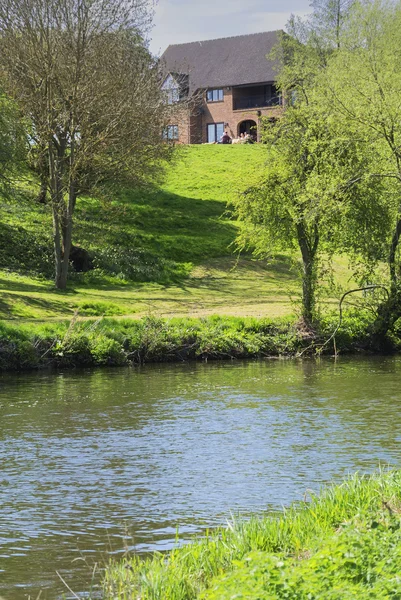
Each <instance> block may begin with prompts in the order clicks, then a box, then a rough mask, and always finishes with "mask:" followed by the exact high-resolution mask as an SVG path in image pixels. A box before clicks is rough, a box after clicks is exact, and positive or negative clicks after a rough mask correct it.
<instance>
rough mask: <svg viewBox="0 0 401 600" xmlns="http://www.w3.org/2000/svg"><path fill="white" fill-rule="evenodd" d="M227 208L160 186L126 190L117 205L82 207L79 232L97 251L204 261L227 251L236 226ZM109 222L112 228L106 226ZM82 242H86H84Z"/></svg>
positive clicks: (79, 216)
mask: <svg viewBox="0 0 401 600" xmlns="http://www.w3.org/2000/svg"><path fill="white" fill-rule="evenodd" d="M224 212H225V204H224V203H223V202H219V201H217V200H202V199H197V198H188V197H185V196H179V195H177V194H173V193H171V192H167V191H165V190H163V189H160V188H151V189H147V190H123V191H121V193H120V194H119V196H118V198H116V199H115V200H114V201H112V202H108V203H106V202H103V203H99V204H98V205H95V204H94V203H93V202H89V201H88V202H87V204H85V200H83V201H82V202H81V206H80V207H77V226H76V232H77V234H78V236H79V237H80V238H82V244H83V245H85V240H86V241H87V242H88V243H90V245H91V246H92V247H93V248H94V249H95V248H96V247H99V248H102V247H104V246H105V245H115V244H117V245H119V246H121V245H123V246H127V247H131V248H135V247H137V248H138V249H145V250H148V251H150V252H152V253H153V254H154V255H157V256H158V257H159V258H162V259H167V260H173V261H178V262H195V263H197V262H199V261H200V260H204V259H207V258H210V257H213V256H219V255H220V256H221V255H223V254H226V253H227V247H228V245H229V244H230V243H231V242H232V241H233V240H234V239H235V236H236V231H237V230H236V227H235V226H234V225H233V224H232V223H230V222H229V221H228V220H224V219H222V218H221V217H222V215H223V213H224ZM105 223H107V227H105V226H104V224H105ZM80 241H81V240H80Z"/></svg>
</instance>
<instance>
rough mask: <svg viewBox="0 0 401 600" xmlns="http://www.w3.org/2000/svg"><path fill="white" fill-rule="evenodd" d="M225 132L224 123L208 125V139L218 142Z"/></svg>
mask: <svg viewBox="0 0 401 600" xmlns="http://www.w3.org/2000/svg"><path fill="white" fill-rule="evenodd" d="M223 133H224V123H209V124H208V126H207V141H208V142H209V143H211V142H218V141H219V139H220V138H221V136H222V135H223Z"/></svg>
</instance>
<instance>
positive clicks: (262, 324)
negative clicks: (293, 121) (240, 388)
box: [0, 311, 399, 371]
mask: <svg viewBox="0 0 401 600" xmlns="http://www.w3.org/2000/svg"><path fill="white" fill-rule="evenodd" d="M337 320H338V317H337V316H336V315H333V316H332V317H326V318H325V319H324V321H322V323H321V325H320V329H319V332H310V331H307V330H305V329H303V328H302V327H300V326H299V323H297V322H296V321H295V320H294V319H293V318H281V319H267V318H260V319H257V318H238V317H221V316H211V317H207V318H172V319H160V318H155V317H146V318H143V319H139V320H135V319H126V318H124V319H120V320H119V319H113V318H99V319H97V320H82V319H80V318H79V317H78V316H75V317H74V318H73V319H72V320H71V321H69V322H68V321H64V322H55V323H46V324H36V323H33V324H24V325H18V326H17V325H14V324H9V323H6V322H0V370H1V371H13V370H26V369H38V368H51V367H52V368H75V367H97V366H122V365H130V364H144V363H150V362H172V361H186V360H208V359H211V360H219V359H239V358H262V357H277V356H296V355H299V354H302V355H308V354H309V355H310V354H320V353H324V354H333V353H334V352H342V353H350V352H360V351H361V350H362V349H363V348H364V347H366V346H367V344H368V327H369V315H368V314H364V313H363V312H361V311H359V312H358V314H357V315H352V314H351V315H348V316H347V317H346V318H345V319H344V321H343V324H342V327H341V329H340V331H339V332H338V333H337V334H336V337H335V338H333V339H331V340H330V341H328V340H329V338H330V337H331V334H332V332H333V330H334V329H335V327H336V325H337ZM327 342H328V343H327ZM392 344H393V347H394V349H396V348H397V345H398V344H399V340H398V339H394V340H392Z"/></svg>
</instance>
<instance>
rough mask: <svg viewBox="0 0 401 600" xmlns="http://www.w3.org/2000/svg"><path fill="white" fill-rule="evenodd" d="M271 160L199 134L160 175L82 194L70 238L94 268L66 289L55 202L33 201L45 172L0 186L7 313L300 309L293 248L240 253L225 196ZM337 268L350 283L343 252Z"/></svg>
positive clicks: (1, 304)
mask: <svg viewBox="0 0 401 600" xmlns="http://www.w3.org/2000/svg"><path fill="white" fill-rule="evenodd" d="M264 160H265V153H264V148H263V146H259V145H243V146H240V145H238V147H235V146H234V147H227V148H226V147H222V146H217V145H215V146H213V145H211V146H210V145H209V146H207V145H206V146H193V147H189V148H185V149H184V150H183V151H182V152H181V153H180V155H179V156H178V157H177V160H176V161H175V162H174V163H173V164H172V165H169V166H168V168H167V171H166V178H165V180H164V181H163V183H161V184H160V185H154V186H153V187H152V188H148V189H146V190H138V189H137V190H123V189H121V190H120V191H118V192H117V191H115V190H114V191H113V192H110V194H109V196H108V197H105V198H91V197H83V198H80V199H79V201H78V203H77V209H76V215H75V220H74V233H73V242H74V244H76V245H79V246H81V247H82V248H85V249H86V250H88V251H89V252H90V255H91V257H92V259H93V264H94V266H95V269H94V270H92V271H90V272H88V273H74V272H73V271H72V272H71V277H70V282H69V285H68V289H67V290H66V291H65V292H60V291H57V290H55V289H54V285H53V282H52V276H53V255H52V252H53V250H52V239H51V231H52V227H51V221H52V218H51V210H50V207H49V206H48V205H43V204H39V203H37V202H36V201H35V197H36V194H37V191H38V187H37V182H35V181H33V180H32V181H24V182H21V183H20V185H19V186H17V187H16V190H15V195H14V197H11V198H9V199H7V200H6V199H4V198H3V199H2V198H1V197H0V318H2V319H7V320H12V319H19V320H22V319H23V320H43V321H44V320H50V319H66V318H71V317H72V316H73V314H74V312H75V311H76V310H77V309H79V311H80V314H81V315H84V316H85V315H86V316H100V315H106V316H130V317H132V316H134V317H142V316H145V315H149V314H152V315H155V316H161V317H163V316H165V317H169V316H173V315H174V316H185V315H191V316H207V315H211V314H227V315H236V316H257V317H261V316H269V317H271V318H274V317H281V316H285V315H291V314H294V304H293V302H292V300H294V299H295V298H299V295H300V290H301V287H300V280H299V272H298V271H297V268H296V264H295V263H296V260H295V261H294V257H291V256H289V255H283V256H281V257H279V259H278V260H275V261H273V262H269V263H268V262H266V261H256V260H253V259H252V258H251V257H250V256H247V255H244V256H242V257H241V258H240V260H239V261H237V256H236V255H235V253H234V246H233V242H234V240H235V237H236V233H237V226H236V223H235V221H233V220H232V219H231V218H230V215H229V214H227V211H226V204H227V202H228V201H229V200H230V199H231V198H232V197H233V195H234V194H236V193H237V192H238V191H241V190H244V189H246V187H248V186H249V185H250V184H251V183H252V181H253V178H254V177H255V175H257V174H260V172H261V171H262V170H263V165H264ZM295 258H296V257H295ZM335 272H336V278H337V282H339V283H340V284H341V285H342V286H343V287H346V286H348V278H349V272H348V270H347V261H346V260H345V259H337V260H336V263H335ZM324 301H325V302H329V303H330V302H332V299H331V298H330V297H327V294H326V296H325V298H324Z"/></svg>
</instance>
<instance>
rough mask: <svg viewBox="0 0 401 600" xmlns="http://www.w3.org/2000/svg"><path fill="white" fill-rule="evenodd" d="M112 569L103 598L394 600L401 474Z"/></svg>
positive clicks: (354, 482)
mask: <svg viewBox="0 0 401 600" xmlns="http://www.w3.org/2000/svg"><path fill="white" fill-rule="evenodd" d="M167 556H168V559H167V560H166V555H164V554H155V555H154V556H153V557H151V558H149V559H147V560H141V559H139V558H137V557H134V558H132V559H127V560H125V561H124V562H119V563H114V564H112V565H110V566H109V568H108V569H107V571H106V577H105V598H106V599H111V598H126V599H128V598H137V597H138V598H141V599H143V600H145V599H150V598H152V599H160V600H162V599H163V600H195V599H196V598H199V599H202V600H232V599H233V598H235V599H236V600H240V599H243V600H245V599H246V600H252V599H255V600H257V599H258V600H259V599H260V598H269V599H273V598H276V599H284V598H286V599H294V600H295V599H299V600H307V599H308V600H310V599H315V598H316V599H318V598H319V599H322V598H330V599H338V600H345V599H347V598H358V599H359V600H364V599H368V598H375V599H376V600H377V599H380V598H383V599H384V598H398V597H400V594H401V580H400V577H399V564H400V558H401V473H400V472H388V473H379V474H375V475H372V476H370V477H366V478H364V477H358V476H354V477H352V478H350V479H348V480H346V481H345V482H344V483H343V484H341V485H337V486H333V487H329V488H326V489H325V490H324V491H323V492H322V494H321V495H320V496H319V497H315V496H312V497H311V498H310V502H302V503H300V504H298V505H294V506H292V507H291V508H290V509H288V510H287V511H285V513H284V514H282V515H279V516H278V515H271V516H267V517H265V518H260V519H256V518H255V519H252V520H250V521H246V522H241V521H234V522H232V523H231V524H230V525H229V527H228V528H227V529H220V530H218V531H216V532H213V533H212V534H207V535H206V536H205V538H203V539H200V540H198V541H196V542H195V543H193V544H192V545H190V546H185V547H182V548H178V549H174V550H173V551H171V552H170V553H169V554H168V555H167Z"/></svg>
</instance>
